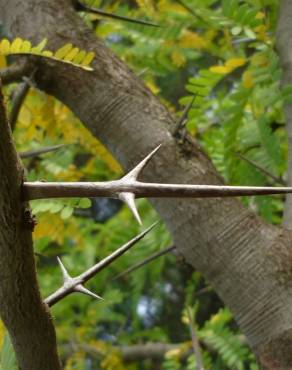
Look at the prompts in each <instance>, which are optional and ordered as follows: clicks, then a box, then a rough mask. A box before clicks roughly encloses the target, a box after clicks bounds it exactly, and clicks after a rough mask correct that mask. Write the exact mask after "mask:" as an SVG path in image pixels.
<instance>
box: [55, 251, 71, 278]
mask: <svg viewBox="0 0 292 370" xmlns="http://www.w3.org/2000/svg"><path fill="white" fill-rule="evenodd" d="M57 261H58V263H59V266H60V268H61V271H62V274H63V278H64V281H66V280H69V279H71V276H70V275H69V274H68V271H67V270H66V267H65V266H64V265H63V263H62V261H61V259H60V258H59V257H57Z"/></svg>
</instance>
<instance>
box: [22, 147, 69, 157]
mask: <svg viewBox="0 0 292 370" xmlns="http://www.w3.org/2000/svg"><path fill="white" fill-rule="evenodd" d="M64 146H65V145H64V144H59V145H53V146H47V147H44V148H40V149H35V150H29V151H27V152H21V153H18V154H19V156H20V158H21V159H27V158H34V157H39V156H40V155H42V154H46V153H50V152H55V151H57V150H59V149H62V148H64Z"/></svg>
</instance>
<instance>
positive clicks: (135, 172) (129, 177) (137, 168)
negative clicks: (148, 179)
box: [123, 144, 162, 181]
mask: <svg viewBox="0 0 292 370" xmlns="http://www.w3.org/2000/svg"><path fill="white" fill-rule="evenodd" d="M161 145H162V144H159V145H158V146H157V147H156V148H155V149H154V150H153V151H152V152H151V153H150V154H148V155H147V157H145V158H144V159H143V160H142V161H141V162H140V163H139V164H137V166H135V167H134V168H133V169H132V170H131V171H130V172H129V173H127V174H126V175H125V176H124V177H123V179H125V180H135V181H136V180H137V179H138V176H139V175H140V173H141V172H142V170H143V169H144V167H145V166H146V165H147V163H148V162H149V161H150V159H152V157H153V156H154V154H155V153H156V152H157V151H158V150H159V149H160V147H161Z"/></svg>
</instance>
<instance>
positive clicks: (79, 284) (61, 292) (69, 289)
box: [45, 223, 157, 306]
mask: <svg viewBox="0 0 292 370" xmlns="http://www.w3.org/2000/svg"><path fill="white" fill-rule="evenodd" d="M156 225H157V223H155V224H153V225H152V226H150V227H149V228H148V229H146V230H144V231H143V232H142V233H140V234H139V235H137V236H136V237H135V238H133V239H132V240H130V241H129V242H128V243H126V244H124V245H123V246H122V247H120V248H119V249H117V250H116V251H115V252H113V253H112V254H111V255H109V256H108V257H106V258H104V259H103V260H102V261H100V262H98V263H97V264H96V265H94V266H93V267H91V268H89V269H88V270H86V271H85V272H83V273H82V274H81V275H79V276H77V277H74V278H72V277H71V276H70V275H69V273H68V272H67V270H66V269H65V267H64V265H63V264H62V262H61V260H60V259H58V262H59V265H60V267H61V270H62V274H63V279H64V283H63V285H62V287H61V288H59V289H58V290H57V291H56V292H55V293H53V294H52V295H50V296H49V297H48V298H46V299H45V303H46V304H47V305H48V306H53V305H54V304H56V303H57V302H59V301H60V300H61V299H63V298H65V297H66V296H67V295H69V294H71V293H74V292H78V293H83V294H87V295H90V296H92V297H94V298H97V299H101V297H99V296H97V295H96V294H94V293H92V292H90V291H89V290H88V289H86V288H85V287H84V286H83V284H84V283H86V282H87V281H88V280H90V279H91V278H93V277H94V276H95V275H96V274H97V273H99V272H100V271H101V270H103V269H104V268H106V267H107V266H109V265H110V264H112V263H113V262H114V261H115V260H116V259H117V258H119V257H120V256H122V255H123V254H124V253H125V252H127V251H128V250H129V249H130V248H131V247H133V246H134V245H135V244H136V243H137V242H138V241H140V240H141V239H142V238H144V236H145V235H146V234H148V233H149V232H150V231H151V230H152V229H153V227H155V226H156Z"/></svg>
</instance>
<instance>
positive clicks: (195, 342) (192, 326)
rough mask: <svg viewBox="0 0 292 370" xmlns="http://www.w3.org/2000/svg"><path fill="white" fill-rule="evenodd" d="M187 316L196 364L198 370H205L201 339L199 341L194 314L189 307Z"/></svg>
mask: <svg viewBox="0 0 292 370" xmlns="http://www.w3.org/2000/svg"><path fill="white" fill-rule="evenodd" d="M187 315H188V319H189V326H190V332H191V337H192V345H193V350H194V354H195V357H196V363H197V366H196V368H197V370H204V365H203V357H202V352H201V347H200V343H199V339H198V336H197V332H196V328H195V323H194V317H193V312H192V309H191V308H190V307H189V306H188V307H187Z"/></svg>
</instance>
